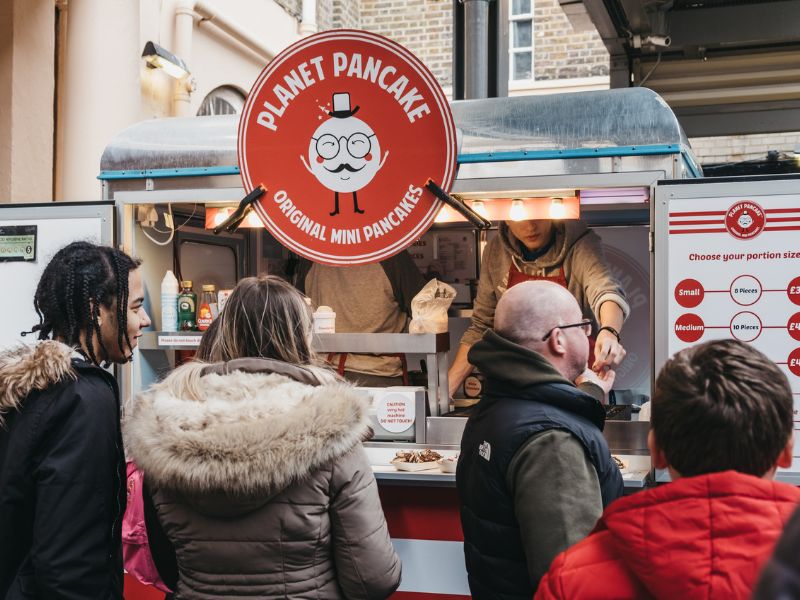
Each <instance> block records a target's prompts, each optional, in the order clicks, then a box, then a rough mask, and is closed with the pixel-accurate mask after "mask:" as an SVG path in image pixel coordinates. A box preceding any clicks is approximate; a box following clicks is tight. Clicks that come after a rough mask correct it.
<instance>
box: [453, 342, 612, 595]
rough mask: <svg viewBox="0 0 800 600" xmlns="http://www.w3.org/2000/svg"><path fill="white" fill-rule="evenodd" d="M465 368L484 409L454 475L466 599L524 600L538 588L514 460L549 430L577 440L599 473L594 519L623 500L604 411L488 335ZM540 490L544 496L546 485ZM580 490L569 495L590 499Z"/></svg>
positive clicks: (469, 429) (471, 426)
mask: <svg viewBox="0 0 800 600" xmlns="http://www.w3.org/2000/svg"><path fill="white" fill-rule="evenodd" d="M469 360H470V362H471V363H472V364H474V365H476V366H477V367H479V368H480V369H481V372H482V373H483V374H484V376H485V377H486V384H485V387H484V393H483V395H482V396H481V401H480V402H479V403H478V405H477V406H475V408H474V409H473V410H472V413H471V414H470V417H469V421H468V422H467V425H466V427H465V429H464V435H463V438H462V440H461V454H460V456H459V460H458V469H457V473H456V482H457V486H458V494H459V503H460V510H461V524H462V528H463V530H464V554H465V559H466V565H467V573H468V576H469V585H470V591H471V592H472V597H473V598H478V599H486V598H492V599H512V598H513V599H517V598H518V599H520V600H521V599H526V600H527V599H530V598H532V597H533V593H534V592H535V587H534V586H533V585H532V583H531V578H530V573H529V572H528V566H527V563H526V556H525V545H526V541H525V540H523V536H522V532H521V528H520V522H519V521H518V511H517V510H516V507H515V502H514V496H513V494H512V493H511V491H510V490H509V488H508V485H507V473H508V470H509V465H510V464H511V462H512V460H513V459H514V457H515V456H516V455H517V452H518V451H520V449H521V448H522V447H523V446H524V445H525V444H526V442H527V441H528V440H530V439H531V438H532V437H533V436H536V435H537V434H541V433H544V432H546V431H550V430H553V429H558V430H562V431H566V432H568V433H570V434H571V435H572V436H574V438H575V439H576V440H577V442H578V443H579V444H580V445H581V446H582V447H583V450H584V452H585V454H586V456H588V458H589V460H590V462H591V464H592V465H593V466H594V469H595V471H596V472H597V482H598V483H599V489H600V496H601V499H602V507H601V506H597V514H598V515H599V514H600V512H601V511H602V508H603V507H605V506H607V505H608V504H609V503H611V502H612V501H613V500H615V499H616V498H618V497H619V496H621V495H622V492H623V483H622V476H621V474H620V472H619V468H618V467H617V466H616V464H615V463H614V462H613V460H612V458H611V454H610V452H609V449H608V445H607V444H606V441H605V438H604V437H603V434H602V427H603V425H604V420H605V411H604V410H603V407H602V405H601V404H600V402H599V401H598V400H596V399H595V398H593V397H592V396H591V395H589V394H587V393H584V392H583V391H581V390H579V389H578V388H576V387H575V386H574V385H573V384H571V383H570V382H569V381H567V380H566V379H565V378H564V377H563V376H562V375H561V374H560V373H558V371H556V370H555V368H554V367H553V366H552V365H551V364H550V363H549V362H548V361H547V360H546V359H545V358H544V357H543V356H541V355H540V354H538V353H536V352H533V351H531V350H528V349H526V348H523V347H522V346H519V345H517V344H514V343H512V342H510V341H508V340H506V339H504V338H502V337H501V336H499V335H497V334H496V333H495V332H494V331H491V330H490V331H487V332H486V334H485V335H484V337H483V339H482V340H481V341H480V342H478V343H476V344H475V345H474V346H473V347H472V349H471V350H470V354H469ZM537 460H539V457H538V456H537ZM541 460H548V457H546V456H542V457H541ZM538 485H540V486H541V487H542V488H543V490H544V489H545V488H547V486H548V481H541V482H538ZM578 487H579V486H577V485H576V486H575V488H576V489H574V490H571V492H572V493H574V494H581V493H584V492H588V490H582V489H578ZM544 493H546V492H544V491H543V494H544ZM554 501H557V502H558V501H561V500H560V499H555V500H554ZM598 504H599V502H598ZM533 518H536V517H535V516H533ZM585 533H589V532H588V531H586V532H585ZM533 542H534V543H538V541H537V540H533ZM560 550H561V549H559V551H560Z"/></svg>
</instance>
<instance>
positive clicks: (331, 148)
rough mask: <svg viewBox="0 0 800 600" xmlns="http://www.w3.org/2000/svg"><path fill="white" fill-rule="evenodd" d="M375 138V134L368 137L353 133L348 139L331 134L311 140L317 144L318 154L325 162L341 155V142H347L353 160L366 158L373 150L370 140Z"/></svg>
mask: <svg viewBox="0 0 800 600" xmlns="http://www.w3.org/2000/svg"><path fill="white" fill-rule="evenodd" d="M372 137H375V134H374V133H373V134H372V135H367V134H366V133H353V134H351V135H349V136H348V137H345V136H341V137H338V138H337V137H336V136H335V135H333V134H331V133H326V134H324V135H321V136H319V137H318V138H311V139H313V140H315V141H316V142H317V154H319V155H320V156H321V157H322V158H324V159H325V160H330V159H332V158H335V157H336V155H337V154H339V140H344V141H345V147H346V148H347V152H348V154H350V156H352V157H353V158H364V157H365V156H366V155H367V154H369V151H370V150H371V149H372V142H371V141H370V138H372Z"/></svg>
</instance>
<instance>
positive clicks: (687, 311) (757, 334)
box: [657, 184, 800, 471]
mask: <svg viewBox="0 0 800 600" xmlns="http://www.w3.org/2000/svg"><path fill="white" fill-rule="evenodd" d="M718 185H719V184H718ZM695 187H698V186H695ZM667 211H668V212H667V213H666V215H665V216H666V218H667V220H668V222H667V226H666V230H667V233H668V244H667V248H668V250H667V263H666V266H667V270H668V278H667V283H666V285H667V290H665V295H666V296H668V300H667V352H666V356H671V355H672V354H674V353H675V352H677V351H679V350H681V349H683V348H686V347H688V346H691V345H693V344H695V343H700V342H705V341H709V340H713V339H719V338H735V339H738V340H741V341H743V342H748V343H750V344H752V345H753V346H755V347H756V348H758V349H759V350H760V351H761V352H763V353H764V354H766V355H767V356H768V357H769V358H770V359H772V360H773V361H774V362H775V363H777V364H778V365H779V366H780V368H781V369H783V371H784V372H785V373H786V376H787V377H788V379H789V383H790V385H791V387H792V393H793V394H794V397H795V411H794V414H795V429H800V416H799V415H800V236H799V235H798V232H800V195H798V194H772V195H762V196H749V197H747V196H718V197H693V198H676V199H673V200H671V201H670V202H669V207H668V209H667ZM657 247H658V246H657ZM794 455H795V461H794V462H795V467H794V470H795V471H796V470H798V467H800V460H798V459H799V458H800V434H796V435H795V452H794Z"/></svg>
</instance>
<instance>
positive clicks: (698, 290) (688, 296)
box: [675, 279, 705, 308]
mask: <svg viewBox="0 0 800 600" xmlns="http://www.w3.org/2000/svg"><path fill="white" fill-rule="evenodd" d="M704 297H705V289H704V288H703V284H702V283H700V282H699V281H697V280H696V279H684V280H683V281H681V282H680V283H678V285H676V286H675V301H676V302H677V303H678V304H680V305H681V306H683V307H685V308H694V307H695V306H697V305H699V304H700V303H701V302H702V301H703V298H704Z"/></svg>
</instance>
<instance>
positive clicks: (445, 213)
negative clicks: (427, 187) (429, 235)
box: [434, 203, 450, 223]
mask: <svg viewBox="0 0 800 600" xmlns="http://www.w3.org/2000/svg"><path fill="white" fill-rule="evenodd" d="M448 221H450V215H449V210H448V208H447V205H446V204H444V203H442V208H440V209H439V212H438V213H437V214H436V218H435V219H434V223H447V222H448Z"/></svg>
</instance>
